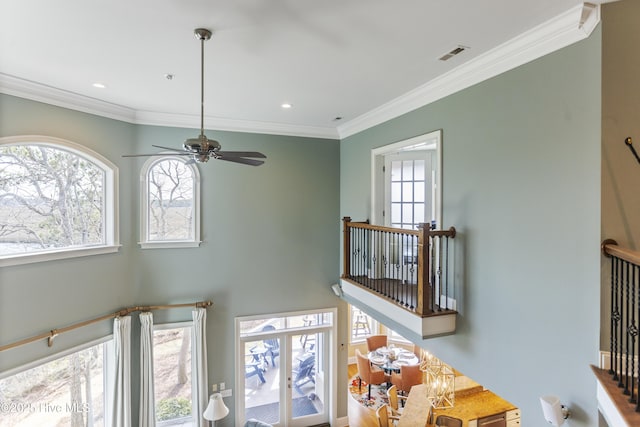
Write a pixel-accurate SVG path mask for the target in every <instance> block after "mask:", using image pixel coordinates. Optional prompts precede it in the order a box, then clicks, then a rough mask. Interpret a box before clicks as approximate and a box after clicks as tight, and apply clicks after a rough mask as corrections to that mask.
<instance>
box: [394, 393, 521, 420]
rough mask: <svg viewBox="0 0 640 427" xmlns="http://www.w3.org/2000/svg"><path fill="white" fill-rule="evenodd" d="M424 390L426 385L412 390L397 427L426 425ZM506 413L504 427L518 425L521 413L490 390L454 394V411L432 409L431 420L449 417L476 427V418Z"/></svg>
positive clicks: (426, 413) (425, 395)
mask: <svg viewBox="0 0 640 427" xmlns="http://www.w3.org/2000/svg"><path fill="white" fill-rule="evenodd" d="M430 405H431V403H430V402H429V400H428V399H427V386H426V385H425V384H421V385H416V386H413V388H412V389H411V392H409V397H408V399H407V402H406V405H405V408H404V410H403V412H402V416H401V417H400V420H399V422H398V427H418V426H420V427H422V426H431V425H432V424H429V407H430ZM502 413H507V414H508V416H507V424H506V425H507V426H511V425H519V424H520V413H519V411H518V408H516V407H515V406H514V405H513V404H511V403H509V402H507V401H506V400H504V399H502V398H501V397H500V396H498V395H496V394H495V393H492V392H491V391H489V390H482V391H477V392H473V393H460V395H458V393H456V397H455V401H454V407H453V408H448V409H434V410H433V414H434V416H433V419H434V420H435V418H436V417H437V416H438V415H448V416H450V417H455V418H460V419H461V420H462V425H463V427H474V426H477V420H478V419H479V418H484V417H488V416H491V415H496V414H502Z"/></svg>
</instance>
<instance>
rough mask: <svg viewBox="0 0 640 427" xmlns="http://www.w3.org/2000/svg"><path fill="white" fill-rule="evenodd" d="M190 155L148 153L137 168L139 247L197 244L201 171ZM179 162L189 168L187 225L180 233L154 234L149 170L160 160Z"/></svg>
mask: <svg viewBox="0 0 640 427" xmlns="http://www.w3.org/2000/svg"><path fill="white" fill-rule="evenodd" d="M189 160H190V158H185V157H184V156H175V155H171V154H170V153H168V154H167V155H164V156H154V157H150V158H149V159H148V160H147V161H146V162H145V163H144V165H143V166H142V170H141V172H140V247H141V248H143V249H159V248H194V247H198V246H200V243H201V241H200V171H199V170H198V167H197V166H196V165H195V164H194V163H189ZM167 161H170V162H179V163H180V164H182V167H184V168H185V169H186V170H188V171H190V172H191V205H190V207H191V212H190V215H191V216H190V217H189V223H190V224H189V226H188V227H183V230H184V231H185V232H186V234H185V235H183V236H182V237H175V236H174V237H172V236H168V237H165V238H163V237H158V236H156V237H153V236H152V234H153V233H152V231H153V226H152V217H151V216H152V213H151V209H150V206H151V204H152V202H151V197H152V191H151V189H150V185H151V172H152V170H153V169H154V168H155V167H157V166H159V165H160V163H162V162H167Z"/></svg>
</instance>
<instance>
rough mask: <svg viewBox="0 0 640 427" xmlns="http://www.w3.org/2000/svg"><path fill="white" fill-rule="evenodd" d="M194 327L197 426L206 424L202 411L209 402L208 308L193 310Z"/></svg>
mask: <svg viewBox="0 0 640 427" xmlns="http://www.w3.org/2000/svg"><path fill="white" fill-rule="evenodd" d="M192 315H193V328H192V329H191V331H192V332H191V349H192V352H193V353H192V354H191V373H192V374H191V380H192V381H193V414H194V420H195V427H202V426H206V425H207V424H206V423H207V422H208V421H206V420H205V419H204V418H202V413H203V412H204V410H205V408H206V407H207V403H208V402H209V395H208V390H209V388H208V386H207V383H208V377H207V333H206V332H207V327H206V323H207V310H206V309H204V308H196V309H194V310H193V313H192Z"/></svg>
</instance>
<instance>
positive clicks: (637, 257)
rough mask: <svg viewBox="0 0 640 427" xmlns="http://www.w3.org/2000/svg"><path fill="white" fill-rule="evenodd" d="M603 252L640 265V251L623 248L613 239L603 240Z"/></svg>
mask: <svg viewBox="0 0 640 427" xmlns="http://www.w3.org/2000/svg"><path fill="white" fill-rule="evenodd" d="M602 253H603V254H604V256H606V257H610V256H615V257H616V258H620V259H622V260H624V261H627V262H630V263H632V264H635V265H640V252H638V251H634V250H631V249H627V248H623V247H622V246H619V245H618V242H616V241H615V240H612V239H607V240H605V241H603V242H602Z"/></svg>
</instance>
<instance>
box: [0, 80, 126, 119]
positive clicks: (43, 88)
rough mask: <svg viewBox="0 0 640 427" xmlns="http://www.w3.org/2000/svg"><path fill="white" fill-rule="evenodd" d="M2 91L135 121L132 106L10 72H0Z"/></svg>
mask: <svg viewBox="0 0 640 427" xmlns="http://www.w3.org/2000/svg"><path fill="white" fill-rule="evenodd" d="M0 93H5V94H7V95H13V96H17V97H20V98H25V99H30V100H32V101H38V102H44V103H45V104H51V105H56V106H58V107H63V108H69V109H71V110H76V111H82V112H84V113H89V114H95V115H98V116H103V117H108V118H110V119H115V120H121V121H124V122H129V123H134V120H135V116H136V112H135V110H133V109H132V108H128V107H123V106H121V105H116V104H111V103H109V102H105V101H101V100H99V99H95V98H90V97H88V96H84V95H79V94H77V93H73V92H68V91H65V90H61V89H57V88H55V87H51V86H47V85H43V84H41V83H36V82H32V81H29V80H24V79H21V78H19V77H14V76H11V75H9V74H3V73H0Z"/></svg>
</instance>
